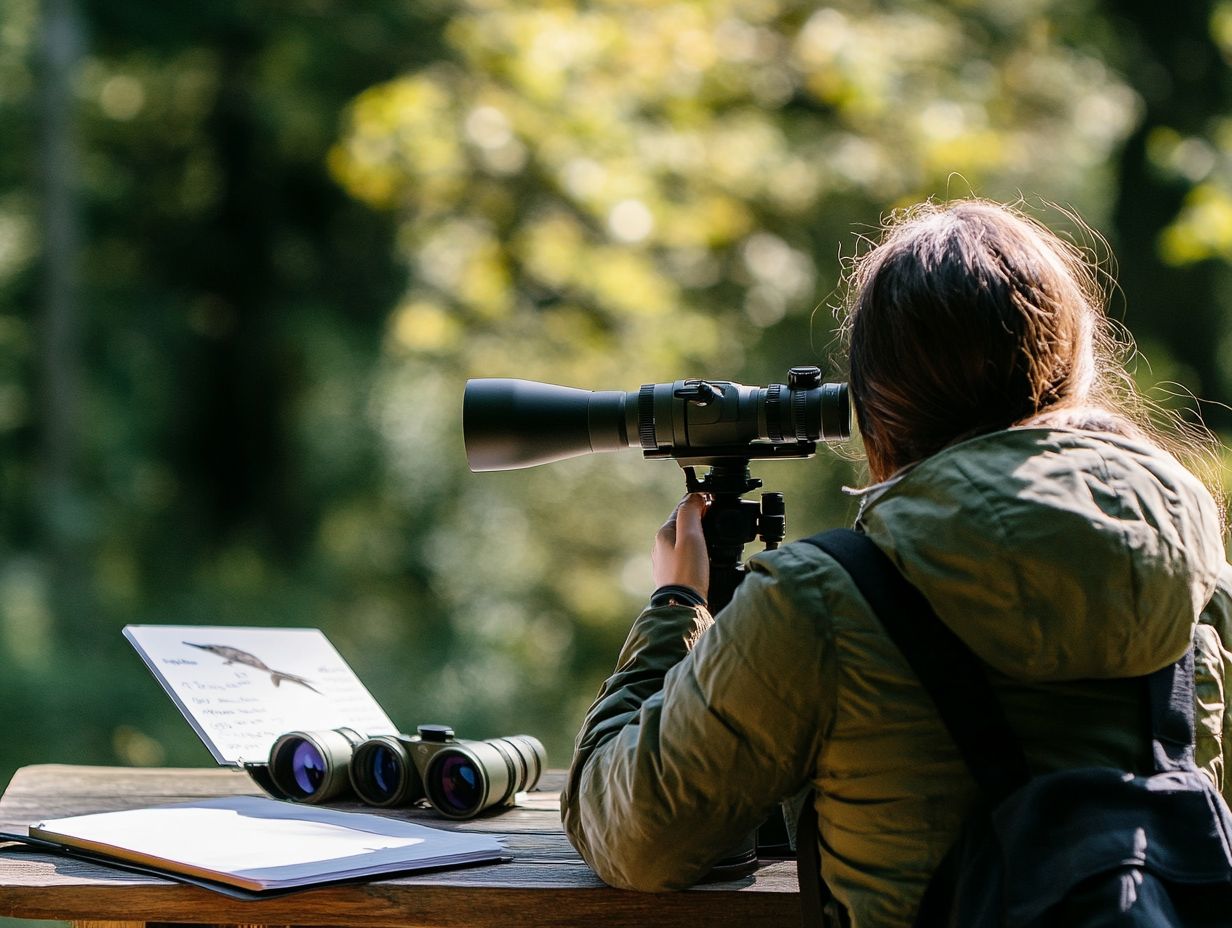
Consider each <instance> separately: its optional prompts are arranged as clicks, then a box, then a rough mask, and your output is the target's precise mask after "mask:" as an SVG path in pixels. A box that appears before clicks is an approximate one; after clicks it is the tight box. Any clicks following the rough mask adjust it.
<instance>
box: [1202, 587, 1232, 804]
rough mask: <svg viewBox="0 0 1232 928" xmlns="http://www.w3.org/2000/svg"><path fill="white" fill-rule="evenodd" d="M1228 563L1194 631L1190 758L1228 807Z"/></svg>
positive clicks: (1231, 645) (1231, 708)
mask: <svg viewBox="0 0 1232 928" xmlns="http://www.w3.org/2000/svg"><path fill="white" fill-rule="evenodd" d="M1230 685H1232V565H1228V564H1225V565H1224V567H1223V571H1222V572H1221V573H1220V575H1219V580H1218V583H1217V584H1216V587H1215V593H1214V595H1212V596H1211V600H1210V602H1209V603H1208V604H1207V606H1206V609H1204V610H1203V612H1202V616H1201V618H1200V619H1199V622H1198V627H1197V629H1196V630H1195V632H1194V690H1195V697H1196V701H1197V705H1196V707H1195V708H1196V712H1195V716H1194V722H1195V724H1194V729H1195V731H1194V734H1195V736H1196V737H1195V754H1196V760H1197V762H1198V766H1199V767H1201V768H1202V769H1203V770H1205V771H1206V772H1207V773H1208V774H1210V776H1211V778H1212V779H1213V780H1214V781H1215V785H1216V786H1218V787H1219V789H1220V791H1221V792H1222V793H1223V797H1224V799H1226V800H1228V802H1229V803H1230V804H1232V777H1229V775H1228V771H1229V767H1230V765H1232V704H1230V702H1229V692H1228V690H1229V686H1230Z"/></svg>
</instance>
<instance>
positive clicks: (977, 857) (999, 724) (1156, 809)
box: [798, 529, 1232, 928]
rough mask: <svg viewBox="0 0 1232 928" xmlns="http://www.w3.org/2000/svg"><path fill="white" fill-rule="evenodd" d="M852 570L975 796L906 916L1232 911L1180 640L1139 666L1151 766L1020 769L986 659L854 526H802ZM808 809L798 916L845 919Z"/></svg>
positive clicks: (1226, 828) (1078, 917)
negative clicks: (1176, 651) (1173, 654)
mask: <svg viewBox="0 0 1232 928" xmlns="http://www.w3.org/2000/svg"><path fill="white" fill-rule="evenodd" d="M804 540H805V541H806V542H807V543H810V544H813V545H816V546H817V547H819V548H821V549H822V550H823V551H825V552H826V553H827V554H829V555H830V556H831V557H833V558H834V559H835V560H836V561H838V562H839V564H841V565H842V566H843V567H844V569H846V570H847V572H848V573H849V574H850V575H851V577H852V579H853V580H854V581H855V584H856V586H857V587H858V588H859V590H860V592H861V594H862V595H863V596H864V598H865V599H866V600H867V601H868V604H869V605H870V606H871V607H872V609H873V611H874V612H875V613H876V615H877V617H878V619H879V620H880V621H881V623H882V625H883V626H884V627H885V630H886V632H887V633H888V634H889V636H890V638H891V639H892V640H893V641H894V643H895V645H896V646H897V647H898V648H899V650H900V651H902V653H903V655H904V656H905V657H906V658H907V661H908V663H909V664H910V665H911V667H912V669H913V670H914V671H915V673H916V675H917V676H918V677H919V678H920V682H921V684H922V685H923V686H924V688H925V690H927V691H928V693H929V695H930V697H931V698H932V700H933V702H934V703H935V704H936V706H937V709H938V712H939V713H940V715H941V718H942V721H943V722H944V723H945V727H946V729H947V730H948V731H949V733H950V735H951V737H953V739H954V742H955V744H956V745H957V746H958V750H959V753H960V754H961V755H962V757H963V760H964V761H965V762H966V764H967V766H968V767H969V768H970V770H971V773H972V775H973V776H974V778H975V781H976V783H977V784H978V786H979V790H980V795H981V800H982V801H981V803H980V805H979V806H978V808H977V809H976V810H975V811H974V812H973V813H972V815H971V816H970V817H969V818H968V820H967V822H966V823H965V825H964V827H963V829H962V831H961V833H960V835H959V838H958V840H957V842H956V843H955V845H954V846H953V847H952V848H951V849H950V851H949V853H948V854H947V855H946V857H945V858H944V859H943V861H942V863H941V866H940V867H939V868H938V870H937V872H936V873H935V874H934V876H933V878H932V880H931V881H930V883H929V885H928V888H927V890H926V892H925V895H924V899H923V902H922V904H921V906H920V910H919V913H918V915H917V917H916V920H915V922H914V926H915V928H942V926H947V928H948V926H954V928H994V926H996V928H1044V926H1049V928H1051V926H1065V928H1070V926H1073V928H1080V926H1081V928H1094V926H1114V925H1115V926H1139V925H1141V926H1148V925H1149V926H1151V928H1169V926H1186V928H1206V926H1211V928H1214V926H1227V925H1232V844H1230V842H1232V813H1229V810H1228V806H1227V804H1226V803H1225V802H1224V800H1223V797H1222V796H1221V795H1220V794H1219V792H1218V791H1217V790H1216V789H1215V787H1214V785H1213V784H1212V783H1211V781H1210V779H1209V778H1208V777H1207V776H1206V775H1205V774H1204V773H1202V772H1201V771H1200V770H1199V769H1198V767H1197V766H1196V764H1195V763H1194V746H1193V744H1194V742H1193V738H1194V735H1193V726H1194V690H1193V649H1192V648H1191V649H1190V651H1189V652H1188V653H1187V654H1186V655H1185V656H1184V657H1182V658H1181V659H1180V660H1179V661H1177V662H1176V663H1175V664H1173V665H1171V666H1168V667H1164V668H1163V669H1161V670H1158V671H1156V672H1155V673H1153V674H1151V675H1149V676H1147V677H1143V678H1141V681H1142V686H1143V687H1144V689H1145V690H1146V691H1147V701H1148V703H1149V705H1150V723H1151V734H1152V739H1153V753H1154V764H1155V772H1154V773H1152V774H1150V775H1146V776H1138V775H1134V774H1132V773H1127V772H1125V771H1122V770H1116V769H1113V768H1110V767H1086V768H1079V769H1073V770H1061V771H1057V772H1053V773H1048V774H1043V775H1041V776H1037V777H1032V776H1031V775H1030V773H1029V772H1028V769H1027V763H1026V760H1025V757H1024V755H1023V751H1022V747H1021V745H1020V744H1019V743H1018V741H1017V739H1016V738H1015V736H1014V734H1013V733H1012V730H1011V729H1010V727H1009V725H1008V724H1007V723H1006V720H1005V715H1004V713H1003V711H1002V709H1001V706H1000V703H999V702H998V700H997V698H996V695H995V693H994V690H993V688H992V687H991V685H990V684H989V682H988V678H987V676H986V673H985V670H984V666H983V664H982V662H981V661H980V660H979V658H977V657H976V656H975V655H974V654H973V653H972V652H971V650H970V649H969V648H968V647H967V646H966V645H965V644H963V642H962V641H961V640H960V639H959V638H958V636H957V635H955V634H954V633H953V632H952V631H950V629H949V627H948V626H946V625H945V624H944V623H943V622H942V621H941V620H940V619H939V618H938V617H937V615H936V613H935V612H934V611H933V609H932V607H931V606H930V605H929V604H928V601H927V600H926V599H925V598H924V597H923V595H922V594H921V593H920V592H919V590H917V589H916V588H915V587H913V586H912V585H911V584H910V583H908V582H907V580H906V579H904V578H903V576H902V574H901V573H899V571H898V570H897V569H896V568H895V566H894V564H893V562H891V561H890V559H889V558H888V557H887V556H886V555H885V554H884V553H883V552H882V551H881V550H880V549H879V548H878V547H877V546H876V545H875V544H874V543H873V542H872V541H871V540H869V539H868V538H867V537H866V536H865V535H863V534H861V533H859V532H856V531H851V530H847V529H838V530H836V531H831V532H826V533H824V534H822V535H818V536H814V537H812V538H808V539H804ZM816 834H817V816H816V811H815V809H814V806H813V803H812V802H811V801H810V802H806V803H805V806H804V810H803V813H802V815H801V817H800V825H799V830H798V835H799V836H800V840H799V861H800V863H799V868H800V891H801V902H802V905H803V908H804V916H805V924H806V925H812V926H816V925H827V926H829V925H844V924H846V913H845V912H844V911H842V910H841V907H839V906H838V905H837V903H836V902H835V900H834V899H833V898H832V897H830V895H829V893H828V892H827V891H826V889H825V886H824V884H823V883H822V882H821V879H820V876H819V872H818V871H819V866H818V864H819V861H818V848H817V841H816V840H815V838H812V837H811V836H813V835H816Z"/></svg>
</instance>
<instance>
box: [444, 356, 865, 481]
mask: <svg viewBox="0 0 1232 928" xmlns="http://www.w3.org/2000/svg"><path fill="white" fill-rule="evenodd" d="M462 432H463V436H464V440H465V443H466V459H467V463H468V464H469V465H470V469H471V470H472V471H475V472H481V471H494V470H514V469H516V468H520V467H533V466H534V465H536V464H548V463H551V462H552V461H562V460H564V459H566V458H571V457H576V456H578V455H582V454H590V453H592V452H596V451H620V450H623V449H626V448H640V449H641V450H642V454H643V455H644V456H645V457H647V458H670V459H674V460H676V461H678V462H679V463H680V464H681V466H692V465H708V466H715V465H718V464H724V463H728V462H731V461H734V460H743V461H744V462H745V463H746V464H747V462H748V461H750V460H754V459H756V460H762V459H773V458H807V457H810V456H811V455H813V454H814V453H815V452H816V450H817V442H818V441H823V442H835V441H844V440H845V439H847V438H848V437H849V436H850V433H851V425H850V412H849V408H848V401H847V384H845V383H823V382H822V377H821V369H820V368H816V367H793V368H792V369H791V371H790V372H789V373H788V377H787V383H786V384H779V383H774V384H770V385H769V386H766V387H757V386H745V385H744V384H739V383H732V382H730V381H726V380H677V381H675V382H674V383H648V384H643V385H642V387H641V389H639V390H638V391H636V392H629V393H626V392H624V391H621V390H601V391H593V392H592V391H590V390H579V389H576V388H573V387H560V386H556V385H554V384H546V383H536V382H533V381H529V380H507V379H481V380H470V381H467V384H466V391H465V395H464V397H463V404H462Z"/></svg>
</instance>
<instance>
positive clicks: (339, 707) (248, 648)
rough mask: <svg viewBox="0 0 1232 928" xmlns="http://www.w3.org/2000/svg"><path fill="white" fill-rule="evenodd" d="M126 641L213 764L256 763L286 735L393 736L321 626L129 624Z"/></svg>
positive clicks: (381, 712) (385, 718) (392, 728)
mask: <svg viewBox="0 0 1232 928" xmlns="http://www.w3.org/2000/svg"><path fill="white" fill-rule="evenodd" d="M124 637H125V638H127V639H128V640H129V642H130V643H131V644H132V646H133V647H134V648H136V649H137V653H138V654H139V655H141V659H142V660H143V661H145V664H146V666H147V667H149V669H150V672H151V673H153V674H154V676H155V678H156V679H157V680H158V682H159V683H160V684H162V687H163V689H164V690H166V691H167V695H168V696H170V697H171V699H172V701H173V702H174V703H175V704H176V706H178V707H179V710H180V712H182V713H183V714H184V718H185V719H187V720H188V724H190V725H191V726H192V727H193V730H194V731H196V733H197V735H198V736H199V737H200V738H201V740H202V742H204V744H205V746H206V748H208V749H209V751H210V753H211V754H212V755H214V760H216V761H217V762H218V763H219V764H222V765H225V766H233V767H244V766H247V765H251V764H264V763H266V762H267V761H268V760H269V753H270V748H272V747H273V746H274V742H275V741H277V740H278V737H279V736H280V735H284V734H286V733H287V732H291V731H321V730H326V729H332V728H342V727H346V728H353V729H355V730H356V731H358V732H362V733H363V734H365V735H369V736H371V735H393V734H397V732H398V729H397V727H396V726H395V725H394V723H393V722H391V721H390V719H389V716H387V715H386V714H385V711H384V710H383V709H382V708H381V707H380V706H379V705H378V704H377V701H376V700H375V699H374V698H373V697H372V694H371V693H369V692H368V690H367V688H366V687H365V686H364V685H363V683H361V682H360V680H359V678H358V677H357V676H356V675H355V672H354V671H352V670H351V668H350V667H349V666H348V665H347V662H346V661H345V660H343V659H342V656H341V655H340V654H339V653H338V652H337V650H335V649H334V646H333V645H332V644H330V642H329V639H328V638H326V637H325V635H324V634H323V633H322V632H321V630H320V629H317V628H244V627H236V626H221V625H216V626H211V625H129V626H126V627H125V629H124Z"/></svg>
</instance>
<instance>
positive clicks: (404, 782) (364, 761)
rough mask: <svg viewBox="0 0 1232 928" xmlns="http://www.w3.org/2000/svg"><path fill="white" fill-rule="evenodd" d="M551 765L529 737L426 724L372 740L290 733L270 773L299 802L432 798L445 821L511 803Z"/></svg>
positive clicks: (273, 754)
mask: <svg viewBox="0 0 1232 928" xmlns="http://www.w3.org/2000/svg"><path fill="white" fill-rule="evenodd" d="M546 765H547V754H546V752H545V751H544V749H543V745H542V744H541V743H540V742H539V740H538V739H537V738H534V737H532V736H530V735H513V736H511V737H508V738H491V739H488V740H486V741H470V740H466V739H460V738H455V737H454V733H453V729H452V728H450V727H449V726H447V725H420V726H419V728H418V733H417V734H415V735H404V734H398V735H376V736H374V737H371V738H367V737H365V736H363V735H361V734H359V733H358V732H356V731H355V730H353V729H350V728H338V729H334V730H332V731H315V732H305V731H296V732H290V733H288V734H285V735H283V736H282V737H280V738H279V739H278V740H277V741H276V742H274V746H273V748H272V749H271V750H270V760H269V772H270V778H271V779H272V780H273V783H274V785H275V786H276V787H277V788H278V789H279V790H280V791H281V792H282V793H283V794H285V795H286V796H287V797H288V798H290V799H293V800H296V801H298V802H310V803H322V802H327V801H329V800H330V799H334V798H337V797H339V796H340V795H342V794H343V793H345V791H346V789H347V787H350V788H351V790H353V791H354V793H355V795H357V796H358V797H359V798H360V800H362V801H363V802H365V803H367V804H368V805H371V806H381V807H388V806H404V805H411V804H413V803H415V802H418V801H419V800H421V799H426V800H427V801H428V803H429V804H430V805H431V806H432V808H433V809H435V810H436V811H437V812H439V813H440V814H441V815H444V816H446V817H447V818H455V819H467V818H473V817H475V816H476V815H478V814H479V813H480V812H482V811H483V810H484V809H487V808H490V807H491V806H495V805H502V804H503V805H512V804H513V801H514V798H515V797H516V795H517V794H518V793H520V792H523V791H524V790H529V789H533V788H534V787H535V785H536V784H537V783H538V782H539V777H540V775H541V774H542V773H543V770H544V767H545V766H546Z"/></svg>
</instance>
